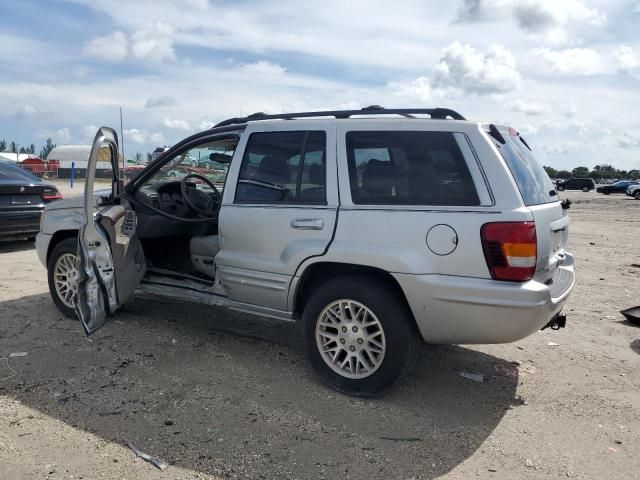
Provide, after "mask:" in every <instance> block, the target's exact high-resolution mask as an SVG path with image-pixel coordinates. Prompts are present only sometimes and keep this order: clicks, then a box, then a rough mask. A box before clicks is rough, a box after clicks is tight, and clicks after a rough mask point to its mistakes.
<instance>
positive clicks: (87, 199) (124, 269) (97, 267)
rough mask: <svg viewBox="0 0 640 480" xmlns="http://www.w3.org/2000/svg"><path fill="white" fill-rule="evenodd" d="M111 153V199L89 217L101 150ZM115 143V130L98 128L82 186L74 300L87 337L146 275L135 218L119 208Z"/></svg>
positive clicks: (99, 206) (116, 149)
mask: <svg viewBox="0 0 640 480" xmlns="http://www.w3.org/2000/svg"><path fill="white" fill-rule="evenodd" d="M104 147H106V148H107V149H108V150H109V152H110V157H111V163H112V167H113V178H112V190H111V195H110V196H109V197H108V198H107V197H103V201H102V204H99V205H98V207H97V213H96V212H95V211H94V204H95V202H94V198H93V197H94V192H93V186H94V183H95V173H96V167H97V162H98V157H99V155H100V150H101V149H102V148H104ZM118 175H119V172H118V140H117V135H116V133H115V131H114V130H112V129H110V128H107V127H102V128H101V129H99V130H98V133H97V134H96V137H95V139H94V142H93V146H92V149H91V154H90V155H89V161H88V165H87V177H86V181H85V196H84V215H83V224H82V226H81V227H80V231H79V234H78V258H79V279H78V300H77V302H76V312H77V313H78V317H79V318H80V320H81V322H82V325H83V326H84V329H85V332H86V333H87V335H89V334H91V333H93V332H95V331H96V330H98V329H99V328H100V327H102V326H103V325H104V324H105V323H107V321H108V320H109V316H110V315H113V313H115V311H116V310H117V309H118V308H119V307H120V306H121V305H122V304H123V303H124V302H126V301H127V300H128V299H129V297H130V296H131V295H132V294H133V292H134V290H135V289H136V287H137V286H138V284H139V283H140V281H141V280H142V277H143V276H144V273H145V271H146V265H145V259H144V253H143V251H142V246H141V244H140V240H139V239H138V237H137V233H136V226H137V218H136V215H135V212H134V211H133V210H130V209H128V208H127V206H126V205H123V204H120V202H121V199H120V189H121V184H120V182H119V176H118Z"/></svg>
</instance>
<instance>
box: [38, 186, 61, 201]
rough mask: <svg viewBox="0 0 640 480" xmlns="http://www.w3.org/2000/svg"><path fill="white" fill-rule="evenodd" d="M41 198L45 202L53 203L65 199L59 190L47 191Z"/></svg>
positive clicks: (51, 189)
mask: <svg viewBox="0 0 640 480" xmlns="http://www.w3.org/2000/svg"><path fill="white" fill-rule="evenodd" d="M40 197H41V198H42V200H44V201H45V202H53V201H54V200H60V199H62V198H63V197H62V194H61V193H60V192H59V191H58V190H56V189H53V188H50V189H47V190H45V191H44V192H42V195H40Z"/></svg>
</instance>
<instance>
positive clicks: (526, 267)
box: [480, 222, 537, 282]
mask: <svg viewBox="0 0 640 480" xmlns="http://www.w3.org/2000/svg"><path fill="white" fill-rule="evenodd" d="M480 235H481V238H482V248H483V250H484V257H485V259H486V261H487V266H488V267H489V271H490V272H491V277H492V278H493V279H495V280H507V281H511V282H526V281H527V280H531V278H533V275H534V273H535V272H536V262H537V240H536V224H535V223H533V222H495V223H485V224H484V225H483V226H482V229H481V231H480Z"/></svg>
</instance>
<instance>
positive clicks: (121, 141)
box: [120, 107, 127, 168]
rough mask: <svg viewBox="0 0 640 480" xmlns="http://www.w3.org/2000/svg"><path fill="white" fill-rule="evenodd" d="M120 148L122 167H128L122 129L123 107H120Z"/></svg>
mask: <svg viewBox="0 0 640 480" xmlns="http://www.w3.org/2000/svg"><path fill="white" fill-rule="evenodd" d="M120 150H122V168H127V161H126V160H125V159H126V157H125V156H124V130H123V129H122V107H120Z"/></svg>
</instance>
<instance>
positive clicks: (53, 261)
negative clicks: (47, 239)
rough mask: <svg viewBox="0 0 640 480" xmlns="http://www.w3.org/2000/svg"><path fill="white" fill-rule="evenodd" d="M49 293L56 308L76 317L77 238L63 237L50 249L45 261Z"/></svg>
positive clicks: (69, 316) (64, 313)
mask: <svg viewBox="0 0 640 480" xmlns="http://www.w3.org/2000/svg"><path fill="white" fill-rule="evenodd" d="M47 278H48V281H49V293H50V294H51V298H52V299H53V302H54V303H55V304H56V307H58V310H60V312H62V314H63V315H64V316H65V317H67V318H72V319H77V318H78V316H77V315H76V311H75V300H76V296H77V282H78V239H77V237H70V238H65V239H64V240H62V241H60V242H58V243H57V244H56V245H55V246H54V247H53V250H51V255H50V256H49V260H48V261H47Z"/></svg>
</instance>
